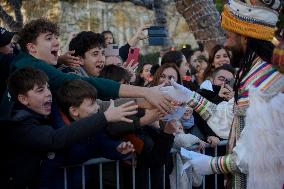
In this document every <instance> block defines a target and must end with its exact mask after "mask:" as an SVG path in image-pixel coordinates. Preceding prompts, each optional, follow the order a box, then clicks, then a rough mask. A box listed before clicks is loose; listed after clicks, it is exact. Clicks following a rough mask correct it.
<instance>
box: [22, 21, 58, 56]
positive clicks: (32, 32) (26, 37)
mask: <svg viewBox="0 0 284 189" xmlns="http://www.w3.org/2000/svg"><path fill="white" fill-rule="evenodd" d="M46 32H51V33H52V34H55V35H59V27H58V25H57V24H56V23H54V22H51V21H49V20H48V19H47V18H39V19H36V20H32V21H30V22H29V23H27V24H25V25H24V27H23V28H22V29H21V31H20V32H19V34H18V35H19V41H18V43H19V45H20V47H21V49H22V50H23V51H25V52H28V50H27V44H28V43H32V42H35V40H36V39H37V37H38V36H39V35H40V34H41V33H46Z"/></svg>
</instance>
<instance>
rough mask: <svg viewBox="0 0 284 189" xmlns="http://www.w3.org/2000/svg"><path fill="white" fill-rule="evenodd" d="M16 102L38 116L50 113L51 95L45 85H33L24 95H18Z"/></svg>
mask: <svg viewBox="0 0 284 189" xmlns="http://www.w3.org/2000/svg"><path fill="white" fill-rule="evenodd" d="M18 100H19V101H20V102H21V103H22V104H23V105H25V106H27V107H28V108H29V109H31V110H33V111H34V112H36V113H38V114H41V115H49V114H50V112H51V103H52V95H51V92H50V90H49V86H48V84H47V83H46V84H45V85H43V86H38V85H35V86H34V88H33V89H32V90H29V91H28V92H27V93H26V94H25V95H23V94H19V95H18Z"/></svg>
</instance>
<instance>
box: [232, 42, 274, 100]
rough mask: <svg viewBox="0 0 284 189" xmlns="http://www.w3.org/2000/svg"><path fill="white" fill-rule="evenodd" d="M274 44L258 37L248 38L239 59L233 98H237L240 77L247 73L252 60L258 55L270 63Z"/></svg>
mask: <svg viewBox="0 0 284 189" xmlns="http://www.w3.org/2000/svg"><path fill="white" fill-rule="evenodd" d="M273 49H274V45H273V44H272V43H271V42H269V41H264V40H260V39H254V38H248V39H247V48H246V52H245V55H244V57H243V59H242V60H241V67H240V69H239V71H238V73H237V76H236V82H235V85H234V90H235V100H236V102H237V100H238V91H239V87H240V83H241V81H242V79H243V78H244V77H245V76H246V75H247V74H248V72H249V71H250V69H251V67H252V63H253V61H254V60H255V59H256V58H257V57H260V58H261V59H262V60H264V61H266V62H267V63H270V61H271V57H272V53H273Z"/></svg>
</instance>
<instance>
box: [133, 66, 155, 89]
mask: <svg viewBox="0 0 284 189" xmlns="http://www.w3.org/2000/svg"><path fill="white" fill-rule="evenodd" d="M151 68H152V64H150V63H145V64H143V65H142V67H141V69H140V71H139V73H138V74H137V75H136V80H135V82H134V85H136V86H141V87H144V86H148V85H149V83H150V82H151V80H152V79H151V72H150V71H151Z"/></svg>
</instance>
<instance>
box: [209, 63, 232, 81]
mask: <svg viewBox="0 0 284 189" xmlns="http://www.w3.org/2000/svg"><path fill="white" fill-rule="evenodd" d="M220 70H226V71H228V72H231V73H232V74H233V76H235V72H236V71H235V69H234V68H233V67H232V66H231V65H230V64H224V65H222V66H220V67H218V68H216V69H215V70H214V71H213V73H212V77H213V78H214V77H215V75H216V74H217V73H218V72H219V71H220Z"/></svg>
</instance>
